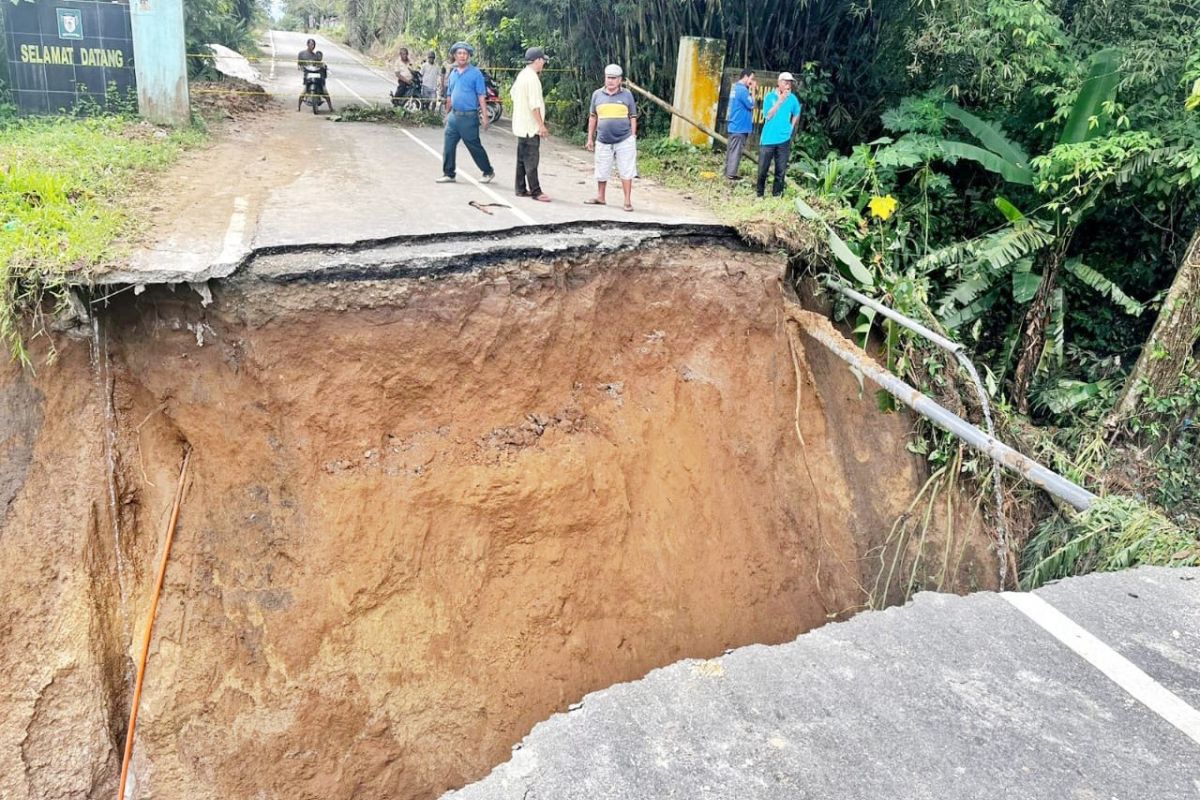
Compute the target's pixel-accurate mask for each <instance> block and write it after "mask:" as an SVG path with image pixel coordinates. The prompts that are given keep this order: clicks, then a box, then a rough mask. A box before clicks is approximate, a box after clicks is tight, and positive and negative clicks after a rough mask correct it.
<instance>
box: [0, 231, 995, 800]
mask: <svg viewBox="0 0 1200 800" xmlns="http://www.w3.org/2000/svg"><path fill="white" fill-rule="evenodd" d="M780 269H781V265H780V264H779V262H778V261H777V260H776V259H773V258H770V257H767V256H762V255H754V254H749V253H745V252H740V251H735V250H730V249H726V248H724V247H717V246H711V247H681V246H663V247H658V248H650V249H643V250H640V251H635V252H629V253H623V254H617V255H609V256H605V257H604V258H603V259H600V258H584V259H575V260H569V261H559V262H556V263H551V264H548V263H542V262H527V263H518V264H504V265H500V266H497V267H492V268H488V269H485V270H482V271H475V272H471V273H468V274H462V275H458V276H454V277H450V278H446V279H443V280H439V281H424V280H422V281H411V280H410V281H403V282H401V281H390V282H389V281H379V282H371V283H366V282H364V283H351V284H333V285H324V284H323V285H320V286H285V287H279V286H274V287H270V288H269V289H266V288H264V287H263V286H261V285H257V284H254V283H253V282H252V281H250V280H249V279H244V280H242V281H236V282H233V283H231V284H230V285H228V286H226V287H224V288H223V289H222V290H221V291H219V292H218V296H217V301H216V303H215V304H214V305H213V306H211V307H209V308H208V309H201V308H200V307H199V305H198V304H195V303H192V302H191V301H190V300H187V299H185V298H183V297H182V296H179V297H176V296H173V295H170V294H168V293H166V292H165V291H160V292H157V293H156V292H155V291H153V290H151V291H149V292H147V293H145V294H144V295H142V296H141V297H139V298H137V299H136V300H135V299H132V298H129V299H127V300H126V301H125V305H123V306H120V307H117V308H115V309H113V310H112V312H111V313H110V314H109V315H108V317H107V318H106V320H105V325H104V327H105V329H106V330H107V331H108V336H109V339H110V341H109V342H108V343H107V346H104V347H102V348H100V349H101V350H104V351H107V353H108V354H109V355H108V359H110V360H111V367H112V387H113V392H112V396H113V400H114V402H113V409H112V417H113V423H114V424H115V427H114V431H115V435H114V442H113V449H114V451H115V454H116V471H115V485H114V487H113V491H112V494H113V495H115V497H116V503H115V507H116V509H117V517H118V520H117V522H118V525H119V533H117V532H115V531H114V526H113V520H112V512H111V508H112V506H111V505H110V502H109V497H110V486H109V474H110V473H109V469H108V462H107V460H106V456H105V431H106V429H107V428H108V423H107V422H106V416H107V415H106V413H105V401H104V395H105V392H106V386H107V384H108V381H107V378H106V372H105V364H106V363H107V360H108V359H106V358H105V357H103V356H101V357H100V358H99V359H98V360H97V361H96V363H95V366H94V365H93V362H92V359H91V355H92V354H91V352H90V350H91V348H90V347H89V345H88V344H87V343H80V342H74V343H71V342H63V343H61V344H60V348H61V356H60V362H59V364H58V365H56V366H55V367H53V368H49V369H44V370H42V371H41V372H40V374H39V375H38V376H37V377H32V376H29V375H25V374H20V373H17V372H16V371H15V369H12V368H9V369H8V370H7V371H6V372H3V373H0V395H2V396H3V398H4V399H5V400H9V399H12V400H15V401H16V403H17V404H18V405H19V406H20V407H21V408H24V409H26V410H25V411H23V412H21V413H19V414H13V413H12V412H11V411H9V412H6V411H3V410H0V452H2V453H4V454H5V461H4V466H3V467H0V503H3V502H8V507H7V512H6V516H4V517H3V519H2V520H0V563H5V564H6V565H12V566H11V569H10V572H9V578H8V580H7V586H6V597H5V601H4V605H3V610H2V613H0V634H2V639H0V668H3V670H4V671H5V674H6V677H7V680H6V681H5V682H3V684H0V686H2V688H0V796H3V797H12V798H20V799H21V800H24V799H25V798H91V797H100V796H107V795H109V794H111V793H112V792H113V791H115V778H116V774H115V769H116V760H117V758H118V755H117V754H118V752H119V744H118V742H119V739H120V736H121V733H122V731H123V730H124V725H125V716H126V715H127V714H128V691H129V681H130V678H131V668H130V660H129V659H130V657H131V656H132V654H133V653H134V650H135V648H136V645H135V644H134V643H135V642H136V641H137V640H138V634H139V632H140V630H141V626H142V624H143V619H142V617H143V615H144V609H145V608H146V607H147V605H148V602H149V597H148V592H149V589H150V586H151V584H152V582H153V574H152V572H153V565H154V563H155V559H156V557H157V548H158V547H159V545H160V543H161V540H162V531H163V528H164V526H165V523H166V518H167V516H168V513H169V508H170V504H171V499H172V495H173V493H174V489H175V478H176V474H177V470H178V466H179V462H180V459H181V455H182V451H183V447H184V445H185V443H186V444H187V445H190V447H191V448H192V449H193V457H192V470H191V482H190V487H189V490H188V493H187V497H186V500H185V502H184V506H183V511H182V515H181V519H180V527H179V531H178V534H177V536H176V540H175V546H174V550H173V552H172V561H171V568H170V571H169V574H168V578H167V583H166V587H165V589H164V592H163V601H162V602H163V605H162V607H161V609H160V613H159V619H158V623H157V626H156V629H155V639H154V647H153V650H152V655H151V658H150V662H149V667H148V677H147V685H146V691H145V695H144V697H143V699H142V706H141V712H140V713H141V719H140V722H139V729H138V730H139V737H138V746H137V749H136V752H135V759H134V772H135V777H136V781H137V790H136V793H135V795H134V796H136V797H151V796H153V797H156V798H189V799H192V798H201V799H206V798H258V797H264V798H268V797H279V798H283V797H286V798H322V800H327V799H328V798H351V797H353V798H428V797H436V796H437V795H439V794H440V793H441V792H442V791H444V790H445V789H448V788H452V787H456V786H461V785H463V784H464V783H466V782H468V781H470V780H473V779H475V778H478V777H480V776H481V775H483V774H485V773H486V772H487V770H488V769H490V768H491V767H492V766H493V765H494V764H496V763H498V762H499V761H502V760H503V759H504V758H505V757H506V754H507V753H508V751H509V748H510V747H511V745H512V744H513V743H514V742H516V741H517V740H518V739H519V738H520V737H521V736H522V735H523V734H524V733H526V732H527V731H528V730H529V729H530V727H532V725H533V724H534V723H535V722H537V721H539V720H541V719H543V718H545V717H546V716H548V715H549V714H550V713H552V712H554V711H556V710H562V709H563V708H564V707H565V706H566V705H568V704H569V703H572V702H574V701H576V700H578V699H579V698H580V697H581V696H582V695H583V694H585V693H586V692H588V691H591V690H594V689H597V688H601V687H604V686H607V685H610V684H612V683H614V682H617V681H622V680H628V679H632V678H636V677H638V676H641V675H643V674H645V673H646V672H647V671H648V670H650V669H652V668H654V667H656V666H660V665H664V664H667V663H670V662H673V661H675V660H677V659H680V658H684V657H690V656H695V657H707V656H713V655H716V654H719V653H721V652H722V651H723V650H725V649H726V648H730V647H736V646H739V645H744V644H748V643H751V642H766V643H772V642H781V641H786V640H789V639H791V638H792V637H794V636H796V635H797V634H798V633H800V632H803V631H805V630H807V629H810V628H812V627H814V626H817V625H820V624H822V623H823V622H825V621H826V620H828V619H830V618H832V617H837V616H840V615H846V614H849V613H852V612H853V611H855V610H857V609H858V608H859V607H861V605H862V604H863V602H864V593H863V589H862V587H863V586H864V585H869V583H870V581H871V580H872V577H873V575H874V572H875V570H876V568H877V565H878V559H877V555H878V553H877V552H876V549H877V548H878V547H879V546H880V545H881V543H882V542H883V540H884V538H885V537H886V535H887V532H888V530H889V528H890V526H891V523H892V521H893V520H894V519H895V517H896V516H897V515H898V514H899V513H901V512H902V511H903V510H904V509H905V507H906V506H907V505H908V503H909V501H910V500H911V499H912V497H913V495H914V494H915V492H916V491H917V489H918V488H919V487H920V485H921V482H922V481H923V478H924V474H923V468H922V465H921V463H920V462H919V461H918V460H916V459H915V458H914V457H912V456H911V455H910V454H908V453H907V452H906V451H905V449H904V443H905V441H906V434H907V427H908V425H909V422H908V420H907V419H906V418H904V417H902V416H897V415H892V416H885V415H881V414H879V413H877V412H876V411H875V410H874V406H873V402H872V398H871V397H870V395H869V394H868V395H867V397H866V399H865V400H864V399H860V397H859V390H858V386H857V383H856V381H855V380H854V378H853V377H852V376H851V375H850V374H849V373H848V372H847V371H846V370H845V369H844V368H843V367H841V366H840V364H833V363H830V362H829V360H828V359H826V358H824V357H820V356H816V355H806V354H805V353H804V351H803V347H802V346H801V347H800V349H796V347H795V345H794V343H793V342H791V341H790V340H789V335H788V332H787V328H786V326H785V324H784V319H783V316H782V314H781V313H780V308H781V306H780V304H781V303H782V302H783V299H782V297H781V291H780V285H779V273H780ZM122 297H123V298H128V297H129V296H128V295H124V296H122ZM201 343H202V344H201ZM810 349H811V348H810ZM797 381H799V387H798V386H797ZM5 405H6V406H10V405H12V403H6V404H5ZM3 510H4V506H3V505H0V511H3ZM118 536H119V537H120V552H119V557H118V553H117V552H115V550H114V542H115V540H116V538H117V537H118ZM972 547H973V548H974V545H973V546H972ZM976 555H977V556H978V557H979V558H985V554H984V552H983V547H982V546H980V547H979V548H978V553H977V554H976ZM983 563H984V564H985V566H984V567H983V568H982V569H980V568H979V566H978V564H977V563H976V561H975V559H974V558H968V559H966V561H965V562H964V564H963V567H962V575H961V576H960V582H962V583H963V584H966V583H967V582H969V581H971V580H973V578H972V576H971V575H970V574H968V573H970V571H971V570H979V572H980V574H981V575H988V574H990V572H991V568H990V566H986V560H985V561H984V562H983ZM981 580H986V578H981Z"/></svg>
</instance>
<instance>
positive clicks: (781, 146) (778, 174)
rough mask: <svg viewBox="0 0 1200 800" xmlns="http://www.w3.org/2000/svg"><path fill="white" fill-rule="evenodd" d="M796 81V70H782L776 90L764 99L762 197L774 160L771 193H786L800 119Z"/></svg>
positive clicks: (760, 157) (758, 188)
mask: <svg viewBox="0 0 1200 800" xmlns="http://www.w3.org/2000/svg"><path fill="white" fill-rule="evenodd" d="M795 84H796V79H795V78H794V77H792V73H790V72H781V73H779V83H778V84H777V85H776V89H775V91H773V92H771V93H770V94H768V95H767V96H766V97H765V98H764V99H763V115H764V116H763V118H764V120H765V122H763V129H762V136H761V137H760V138H759V141H758V144H759V147H758V183H757V184H756V185H755V187H754V188H755V193H756V194H757V195H758V196H759V197H762V196H763V192H765V191H766V188H767V172H769V171H770V169H771V164H772V162H773V163H774V164H775V183H774V185H772V187H771V194H772V195H773V196H775V197H781V196H782V195H783V186H784V178H786V177H787V163H788V155H789V154H790V153H791V150H792V137H793V136H795V135H796V123H798V122H799V121H800V101H799V100H797V99H796V95H794V94H792V88H793V87H794V86H795Z"/></svg>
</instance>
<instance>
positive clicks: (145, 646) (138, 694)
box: [117, 447, 192, 800]
mask: <svg viewBox="0 0 1200 800" xmlns="http://www.w3.org/2000/svg"><path fill="white" fill-rule="evenodd" d="M191 460H192V449H191V447H188V449H187V450H186V451H185V452H184V454H183V465H182V466H181V467H180V468H179V486H178V487H177V488H176V489H175V505H174V507H173V508H172V509H171V522H170V524H169V525H168V526H167V541H166V544H164V545H163V554H162V561H161V562H160V563H159V565H158V580H157V581H156V582H155V584H154V599H153V600H152V601H151V603H150V614H149V618H148V619H147V620H146V633H145V635H144V636H143V637H142V658H141V661H140V662H139V663H138V671H137V682H136V683H134V687H133V705H132V707H131V708H130V711H129V730H128V731H127V732H126V733H125V757H124V758H123V759H122V760H121V782H120V783H119V784H118V785H117V800H124V798H125V781H126V779H127V778H128V777H129V760H130V758H131V757H132V756H133V732H134V729H135V728H136V727H137V715H138V703H139V701H140V700H141V699H142V682H143V681H144V680H145V678H146V661H147V659H148V658H149V657H150V637H151V636H152V635H153V633H154V618H155V617H156V616H158V598H159V595H161V594H162V587H163V580H164V579H165V578H166V576H167V559H168V558H170V556H171V542H172V541H173V540H174V539H175V523H176V522H178V521H179V506H180V504H181V503H182V502H183V487H184V484H185V483H186V481H187V468H188V462H189V461H191Z"/></svg>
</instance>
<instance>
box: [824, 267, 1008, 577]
mask: <svg viewBox="0 0 1200 800" xmlns="http://www.w3.org/2000/svg"><path fill="white" fill-rule="evenodd" d="M825 285H826V286H828V287H829V288H830V289H833V290H834V291H835V292H838V293H839V294H841V295H842V296H843V297H848V298H850V299H851V300H854V301H855V302H857V303H859V304H861V305H864V306H866V307H867V308H871V309H874V310H875V311H877V312H879V313H880V314H882V315H883V316H885V317H887V318H888V319H890V320H892V321H893V322H895V323H896V324H898V325H903V326H904V327H905V328H908V329H909V330H910V331H912V332H913V333H916V334H917V335H919V336H923V337H925V338H926V339H928V340H929V341H931V342H933V343H934V344H936V345H937V346H938V347H940V348H942V349H943V350H945V351H947V352H949V353H950V354H952V355H953V356H954V358H955V360H956V361H958V364H959V366H961V367H962V368H963V369H964V370H965V371H966V373H967V375H968V376H969V377H970V378H971V382H972V383H973V384H975V396H976V397H978V398H979V406H980V409H981V410H982V411H983V421H984V424H985V425H987V432H988V435H989V436H991V437H993V438H995V436H996V424H995V423H994V422H993V421H992V406H991V403H989V402H988V396H987V389H986V388H985V387H984V385H983V381H982V380H980V379H979V371H978V370H977V369H975V363H974V362H973V361H971V358H970V356H968V355H967V348H965V347H963V346H962V345H961V344H959V343H958V342H953V341H951V340H949V339H947V338H946V337H945V336H942V335H941V334H940V333H937V332H936V331H933V330H930V329H929V328H927V327H925V326H924V325H922V324H921V323H919V322H917V321H916V320H915V319H911V318H909V317H906V316H904V315H903V314H901V313H900V312H899V311H894V310H892V309H890V308H888V307H887V306H885V305H884V304H883V303H880V302H879V301H878V300H874V299H872V298H870V297H867V296H866V295H865V294H863V293H862V292H858V291H855V290H854V289H851V288H850V287H849V286H844V285H843V284H841V283H839V282H838V281H836V280H834V279H833V278H827V279H826V280H825ZM992 497H993V499H994V500H995V503H996V528H997V530H998V533H999V539H1000V585H1001V586H1003V585H1004V579H1005V577H1006V572H1007V569H1008V526H1007V525H1006V524H1005V522H1004V487H1003V486H1001V485H1000V467H999V465H998V463H997V462H996V461H995V460H993V461H992Z"/></svg>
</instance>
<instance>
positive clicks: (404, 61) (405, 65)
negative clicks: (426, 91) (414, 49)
mask: <svg viewBox="0 0 1200 800" xmlns="http://www.w3.org/2000/svg"><path fill="white" fill-rule="evenodd" d="M416 79H417V74H416V65H415V64H413V63H412V62H411V61H409V60H408V48H407V47H401V48H400V58H399V59H397V61H396V81H397V83H396V94H397V96H402V97H414V96H416V95H417V94H418V92H419V90H417V91H414V81H416ZM416 85H419V84H416Z"/></svg>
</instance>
